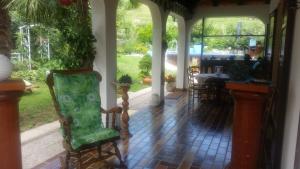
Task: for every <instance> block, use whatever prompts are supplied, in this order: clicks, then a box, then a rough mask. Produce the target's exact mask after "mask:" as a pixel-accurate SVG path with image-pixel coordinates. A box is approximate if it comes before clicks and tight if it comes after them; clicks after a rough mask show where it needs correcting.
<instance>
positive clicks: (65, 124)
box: [46, 69, 126, 169]
mask: <svg viewBox="0 0 300 169" xmlns="http://www.w3.org/2000/svg"><path fill="white" fill-rule="evenodd" d="M89 72H95V71H93V70H92V69H80V70H52V71H50V73H49V74H48V75H47V79H46V83H47V85H48V87H49V90H50V94H51V96H52V100H53V103H54V107H55V110H56V112H57V114H58V117H59V122H60V124H61V126H62V129H63V131H64V133H65V136H64V140H63V147H64V148H65V150H66V158H65V162H64V163H63V165H64V166H63V167H62V168H66V169H68V168H69V166H70V165H69V164H70V162H71V164H73V165H75V166H76V168H78V169H81V168H87V167H89V166H90V165H91V164H93V163H95V162H97V161H104V160H106V159H108V158H110V157H112V156H114V155H116V156H117V157H118V159H119V161H120V166H125V165H124V162H123V161H122V157H121V153H120V151H119V149H118V147H117V144H116V141H117V140H119V139H120V136H117V137H113V138H110V139H107V140H101V141H98V142H95V143H92V144H87V145H82V146H81V147H79V148H78V149H76V150H74V149H73V148H72V146H71V138H72V134H71V129H70V125H71V124H72V121H73V119H72V118H65V117H64V116H63V115H62V114H61V113H60V107H59V104H58V101H57V99H56V96H55V92H54V80H53V74H54V73H59V74H65V75H72V74H82V73H89ZM95 73H97V77H98V78H99V82H100V81H101V75H100V74H99V73H98V72H95ZM100 110H101V112H102V113H104V114H106V124H105V127H106V128H113V129H115V130H118V131H119V130H120V128H118V127H117V125H116V117H117V116H118V115H119V116H118V117H120V115H121V114H122V108H121V107H114V108H112V109H110V110H108V111H106V110H104V109H103V108H101V107H100ZM110 117H111V121H110ZM110 122H111V123H110ZM110 124H111V125H110ZM108 143H110V146H113V148H114V150H115V151H114V152H112V151H111V150H110V151H102V145H104V144H108ZM110 149H111V148H110ZM93 151H97V153H98V157H97V158H92V159H88V160H83V159H82V157H83V156H84V155H87V154H88V153H91V152H93ZM102 153H105V155H102ZM125 168H126V167H125Z"/></svg>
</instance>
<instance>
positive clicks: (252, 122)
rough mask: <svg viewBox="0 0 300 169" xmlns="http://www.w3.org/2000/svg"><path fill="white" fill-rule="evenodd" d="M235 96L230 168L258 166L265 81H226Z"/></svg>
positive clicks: (266, 88)
mask: <svg viewBox="0 0 300 169" xmlns="http://www.w3.org/2000/svg"><path fill="white" fill-rule="evenodd" d="M226 88H227V89H229V90H231V94H232V95H233V97H234V114H233V133H232V156H231V164H230V166H228V168H229V169H242V168H247V169H257V167H258V156H259V152H260V141H261V130H262V127H263V123H262V117H263V112H264V109H265V103H266V100H267V95H268V93H269V92H270V91H271V90H270V87H269V86H268V85H262V84H251V83H237V82H228V83H226Z"/></svg>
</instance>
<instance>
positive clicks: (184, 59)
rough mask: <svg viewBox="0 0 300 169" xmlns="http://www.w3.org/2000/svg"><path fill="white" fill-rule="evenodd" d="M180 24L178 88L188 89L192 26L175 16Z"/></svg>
mask: <svg viewBox="0 0 300 169" xmlns="http://www.w3.org/2000/svg"><path fill="white" fill-rule="evenodd" d="M175 17H176V19H177V23H178V32H179V33H178V51H177V53H178V54H177V75H176V88H178V89H186V87H187V67H188V54H189V37H190V26H189V24H188V23H187V22H186V20H185V19H184V18H183V17H181V16H175Z"/></svg>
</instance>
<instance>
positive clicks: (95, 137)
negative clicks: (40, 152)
mask: <svg viewBox="0 0 300 169" xmlns="http://www.w3.org/2000/svg"><path fill="white" fill-rule="evenodd" d="M100 81H101V75H100V74H99V73H97V72H95V71H92V70H76V71H74V70H73V71H65V70H61V71H51V72H50V74H49V75H48V76H47V81H46V82H47V85H48V87H49V89H50V94H51V96H52V99H53V102H54V106H55V109H56V111H57V113H58V115H59V121H60V124H61V128H62V132H63V137H64V140H63V146H64V148H65V149H66V159H65V162H64V164H63V165H64V167H63V168H67V169H68V168H69V167H70V164H71V165H72V166H73V167H76V168H79V169H80V168H86V167H89V166H90V165H92V164H95V163H96V162H99V161H104V160H106V159H108V158H109V157H112V156H113V155H116V156H117V157H118V159H119V160H120V164H121V166H124V163H123V161H122V158H121V154H120V151H119V149H118V147H117V144H116V142H115V141H117V140H118V139H120V134H119V129H118V128H117V126H116V123H117V122H119V121H118V120H117V119H116V117H120V114H121V113H122V108H121V107H115V108H113V109H111V110H109V111H105V110H104V109H102V108H101V100H100V95H99V82H100ZM102 113H105V114H106V127H104V125H103V123H102ZM104 144H105V145H107V146H106V149H107V148H108V150H109V151H102V145H104ZM112 148H114V151H112V150H113V149H112ZM88 154H96V156H94V158H89V160H86V159H85V158H84V156H86V155H88ZM84 159H85V160H84Z"/></svg>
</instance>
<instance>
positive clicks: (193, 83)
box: [188, 66, 201, 101]
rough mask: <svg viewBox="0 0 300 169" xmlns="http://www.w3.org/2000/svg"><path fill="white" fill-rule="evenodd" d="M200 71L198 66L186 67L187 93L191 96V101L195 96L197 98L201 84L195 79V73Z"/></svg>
mask: <svg viewBox="0 0 300 169" xmlns="http://www.w3.org/2000/svg"><path fill="white" fill-rule="evenodd" d="M199 73H200V67H198V66H190V67H189V68H188V85H189V90H188V92H189V95H190V96H192V98H193V101H194V99H195V98H199V92H200V90H201V85H200V84H199V83H198V82H197V80H196V79H195V75H196V74H199Z"/></svg>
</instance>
